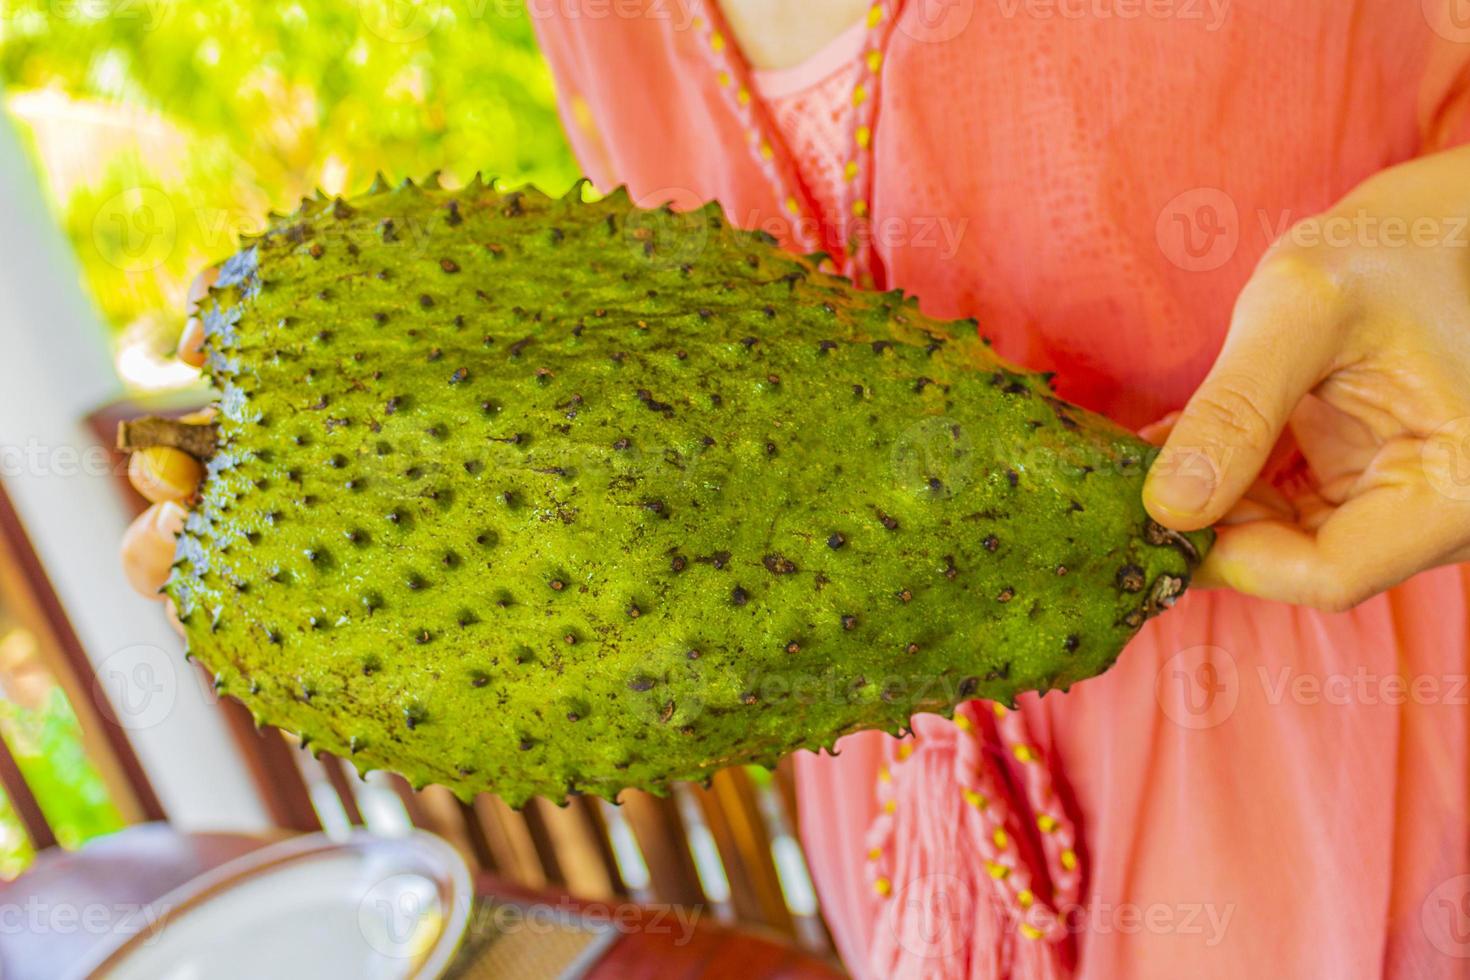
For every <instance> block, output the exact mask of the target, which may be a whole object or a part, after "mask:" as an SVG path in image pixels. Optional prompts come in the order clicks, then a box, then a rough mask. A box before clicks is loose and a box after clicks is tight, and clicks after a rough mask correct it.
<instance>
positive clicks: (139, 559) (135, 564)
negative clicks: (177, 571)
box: [122, 503, 186, 599]
mask: <svg viewBox="0 0 1470 980" xmlns="http://www.w3.org/2000/svg"><path fill="white" fill-rule="evenodd" d="M185 516H186V511H185V510H184V508H182V507H180V506H179V505H178V504H175V503H162V504H154V505H153V506H152V507H149V508H148V509H147V510H145V511H144V512H143V513H141V514H139V515H138V517H137V519H136V520H134V521H133V523H132V524H130V525H128V529H127V530H126V531H125V532H123V538H122V564H123V573H124V574H125V575H127V578H128V584H129V585H131V586H132V587H133V588H134V589H135V590H136V591H137V592H138V594H139V595H141V596H144V597H145V598H149V599H156V598H158V590H159V589H161V588H163V583H164V582H165V581H167V580H168V573H169V568H170V567H171V566H172V565H173V563H174V543H175V538H177V537H178V534H179V531H181V530H182V529H183V527H184V517H185Z"/></svg>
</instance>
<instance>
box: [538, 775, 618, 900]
mask: <svg viewBox="0 0 1470 980" xmlns="http://www.w3.org/2000/svg"><path fill="white" fill-rule="evenodd" d="M537 803H538V806H537V812H538V815H539V817H540V819H541V821H542V822H543V823H544V825H545V829H546V833H547V835H548V836H549V837H550V840H551V846H552V850H553V852H554V853H555V855H556V860H557V867H558V869H559V870H560V871H561V874H562V877H563V879H564V883H565V885H566V887H567V890H568V891H570V892H571V893H572V894H574V895H578V896H581V897H583V898H596V899H611V898H615V897H617V896H618V895H620V894H621V893H622V890H623V882H622V877H621V876H620V875H619V874H618V867H617V861H616V859H615V858H614V857H613V853H612V846H611V845H610V844H609V843H608V840H607V828H606V827H604V826H603V824H602V818H601V815H600V814H596V813H595V812H594V811H593V808H592V807H590V806H588V805H587V801H586V800H583V799H581V798H575V797H574V798H572V799H570V800H568V801H567V802H566V805H565V806H563V807H558V806H556V805H555V804H554V803H552V802H551V801H549V800H538V801H537Z"/></svg>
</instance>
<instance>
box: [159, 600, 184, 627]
mask: <svg viewBox="0 0 1470 980" xmlns="http://www.w3.org/2000/svg"><path fill="white" fill-rule="evenodd" d="M163 614H164V616H166V617H168V625H169V626H171V627H172V628H173V631H174V632H175V633H177V634H179V635H180V636H184V635H185V630H184V623H183V621H182V620H181V619H179V608H178V607H177V606H175V605H174V601H173V600H172V599H165V600H163Z"/></svg>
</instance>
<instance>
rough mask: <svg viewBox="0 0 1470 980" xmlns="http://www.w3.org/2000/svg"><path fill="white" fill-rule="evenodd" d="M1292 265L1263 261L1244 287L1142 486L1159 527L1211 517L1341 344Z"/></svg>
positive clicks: (1253, 467)
mask: <svg viewBox="0 0 1470 980" xmlns="http://www.w3.org/2000/svg"><path fill="white" fill-rule="evenodd" d="M1294 269H1295V266H1293V265H1289V264H1287V263H1284V262H1281V261H1277V262H1272V263H1268V264H1266V265H1263V266H1262V267H1261V269H1260V270H1259V271H1258V272H1257V273H1256V275H1255V277H1253V278H1252V280H1251V282H1250V283H1249V284H1248V285H1247V286H1246V288H1245V290H1244V291H1242V293H1241V295H1240V299H1239V301H1238V302H1237V304H1236V308H1235V314H1234V316H1233V318H1232V321H1231V326H1230V333H1229V336H1228V338H1227V339H1226V342H1225V346H1224V349H1222V350H1221V352H1220V356H1219V358H1218V360H1216V362H1215V365H1214V367H1213V368H1212V369H1211V370H1210V373H1209V375H1208V376H1207V377H1206V378H1205V381H1204V383H1203V384H1202V385H1201V386H1200V388H1199V390H1198V391H1197V392H1196V393H1195V395H1194V397H1193V398H1191V399H1190V401H1189V404H1188V405H1187V406H1185V408H1184V412H1183V414H1181V415H1180V417H1179V420H1178V422H1176V423H1175V425H1174V430H1173V432H1172V433H1170V435H1169V439H1168V441H1167V442H1166V443H1165V445H1164V450H1163V452H1161V453H1160V454H1159V458H1158V459H1157V460H1156V461H1155V463H1154V466H1153V468H1152V469H1151V470H1150V471H1149V478H1148V482H1147V483H1146V484H1145V486H1144V497H1143V499H1144V504H1145V506H1147V507H1148V510H1149V513H1150V514H1152V515H1153V517H1154V519H1155V520H1157V521H1159V522H1160V523H1161V524H1165V525H1167V526H1169V527H1172V528H1175V529H1178V530H1195V529H1197V528H1202V527H1207V526H1209V525H1210V524H1213V523H1215V522H1216V521H1218V520H1219V519H1220V518H1221V517H1223V516H1224V515H1225V513H1226V512H1227V511H1229V510H1230V508H1231V507H1232V506H1234V504H1235V502H1236V501H1238V500H1239V499H1240V497H1241V495H1242V494H1244V493H1245V491H1246V488H1248V487H1249V486H1250V485H1251V483H1252V482H1254V481H1255V479H1256V477H1257V476H1258V475H1259V474H1260V472H1261V468H1262V466H1264V465H1265V463H1266V460H1267V459H1268V458H1269V456H1270V455H1271V451H1272V448H1273V447H1274V446H1275V445H1276V441H1277V439H1278V438H1280V436H1281V433H1282V430H1283V429H1284V428H1285V427H1286V423H1287V420H1288V419H1289V418H1290V417H1291V414H1292V410H1293V409H1294V408H1295V407H1296V405H1297V403H1298V402H1299V401H1300V400H1301V399H1302V397H1303V396H1304V395H1306V394H1307V393H1308V392H1309V391H1311V390H1312V389H1313V388H1314V387H1316V385H1317V384H1318V383H1319V382H1320V381H1321V380H1322V379H1323V378H1324V377H1326V375H1327V374H1328V373H1330V371H1331V368H1332V366H1333V362H1334V360H1335V358H1336V356H1337V351H1338V348H1339V340H1338V336H1339V331H1338V330H1337V329H1336V328H1337V313H1336V309H1337V304H1336V302H1335V301H1334V300H1333V299H1332V298H1331V293H1330V290H1328V289H1327V288H1326V287H1325V286H1323V285H1322V284H1321V283H1315V282H1313V281H1312V280H1311V279H1309V278H1308V275H1306V274H1303V273H1300V272H1297V271H1294Z"/></svg>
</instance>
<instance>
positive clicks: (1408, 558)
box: [1204, 487, 1470, 612]
mask: <svg viewBox="0 0 1470 980" xmlns="http://www.w3.org/2000/svg"><path fill="white" fill-rule="evenodd" d="M1465 511H1466V508H1465V507H1464V506H1463V505H1459V504H1446V502H1445V501H1444V499H1443V498H1439V497H1438V496H1437V495H1436V494H1434V492H1433V491H1432V490H1429V489H1428V488H1425V487H1400V488H1395V489H1380V490H1375V491H1373V492H1371V493H1369V494H1366V495H1364V496H1362V497H1357V498H1354V499H1353V500H1350V501H1348V502H1347V503H1345V504H1343V505H1342V506H1341V507H1338V508H1337V509H1336V510H1334V511H1332V512H1331V514H1330V516H1328V517H1327V519H1326V520H1325V521H1324V522H1323V523H1322V525H1321V526H1320V527H1319V528H1318V529H1317V531H1316V532H1315V533H1313V532H1312V531H1309V530H1306V529H1305V528H1303V527H1301V526H1300V525H1297V524H1292V523H1288V522H1284V521H1262V522H1258V523H1254V524H1242V525H1238V526H1235V527H1226V528H1221V529H1220V530H1219V533H1218V536H1217V538H1216V540H1215V546H1214V548H1213V549H1212V550H1211V551H1210V554H1209V556H1208V557H1207V558H1206V560H1205V565H1206V566H1208V571H1207V572H1206V574H1205V576H1204V577H1205V579H1206V581H1207V582H1211V583H1215V584H1221V585H1226V586H1229V587H1230V588H1233V589H1236V590H1238V591H1240V592H1244V593H1247V594H1249V595H1254V596H1260V597H1261V598H1264V599H1273V600H1277V601H1280V602H1288V603H1293V604H1296V605H1305V606H1314V607H1316V608H1318V609H1325V610H1328V611H1332V612H1338V611H1342V610H1345V609H1350V608H1352V607H1353V606H1355V605H1357V604H1358V603H1360V602H1362V601H1363V600H1365V599H1368V598H1370V597H1371V596H1374V595H1377V594H1378V593H1380V592H1383V591H1384V590H1386V589H1389V588H1392V587H1393V586H1395V585H1397V584H1399V583H1400V582H1402V581H1404V580H1405V579H1407V578H1409V577H1410V576H1412V575H1414V574H1416V573H1418V572H1420V571H1423V570H1425V569H1428V568H1434V567H1437V566H1439V565H1443V564H1448V563H1450V562H1452V561H1454V560H1457V558H1458V557H1460V555H1459V552H1460V551H1461V550H1462V547H1463V544H1464V542H1465V540H1466V538H1467V535H1470V516H1467V514H1466V512H1465Z"/></svg>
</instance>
